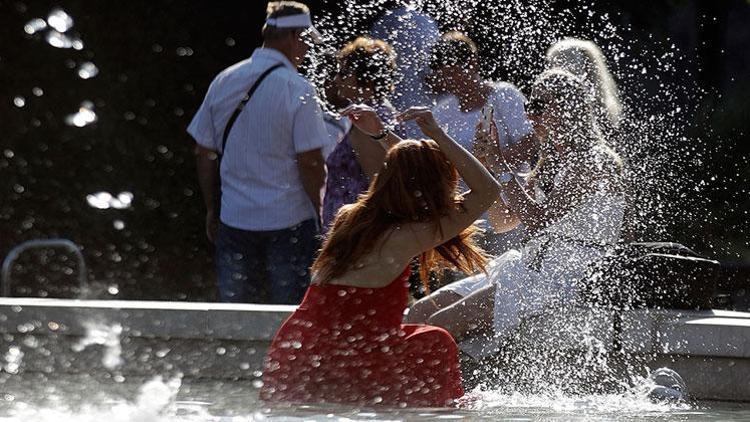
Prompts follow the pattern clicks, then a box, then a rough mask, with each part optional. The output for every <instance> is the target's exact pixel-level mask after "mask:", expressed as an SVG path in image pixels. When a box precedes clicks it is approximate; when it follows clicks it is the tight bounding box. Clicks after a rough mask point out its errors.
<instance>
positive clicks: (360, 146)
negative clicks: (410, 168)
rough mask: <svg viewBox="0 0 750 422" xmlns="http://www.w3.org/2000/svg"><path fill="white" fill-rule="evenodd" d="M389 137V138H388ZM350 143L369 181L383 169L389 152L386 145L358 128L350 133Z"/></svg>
mask: <svg viewBox="0 0 750 422" xmlns="http://www.w3.org/2000/svg"><path fill="white" fill-rule="evenodd" d="M386 137H387V136H386ZM349 143H350V144H351V145H352V148H353V149H354V152H355V153H356V154H357V162H358V163H359V165H360V166H361V167H362V171H363V172H364V173H365V175H366V176H367V178H368V179H369V180H372V178H373V177H374V176H375V174H376V173H377V172H379V171H380V168H381V167H383V162H384V161H385V154H386V152H387V150H386V149H385V148H384V145H382V144H381V143H379V142H377V141H375V140H373V139H372V137H371V136H370V135H368V134H366V133H364V132H362V131H361V130H359V129H357V128H356V127H354V128H352V130H351V131H350V132H349Z"/></svg>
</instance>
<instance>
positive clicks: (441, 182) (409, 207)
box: [312, 140, 487, 290]
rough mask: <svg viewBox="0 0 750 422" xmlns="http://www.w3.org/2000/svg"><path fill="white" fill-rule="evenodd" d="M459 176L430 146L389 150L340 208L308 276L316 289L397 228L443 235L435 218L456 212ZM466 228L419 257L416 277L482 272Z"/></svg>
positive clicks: (481, 258) (411, 143)
mask: <svg viewBox="0 0 750 422" xmlns="http://www.w3.org/2000/svg"><path fill="white" fill-rule="evenodd" d="M457 187H458V172H457V171H456V168H455V166H453V164H452V163H451V162H450V161H449V160H448V158H447V157H446V156H445V154H444V153H443V152H442V151H441V150H440V148H439V147H438V145H437V143H435V141H432V140H422V141H415V140H407V141H402V142H399V143H398V144H397V145H395V146H394V147H392V148H391V149H390V151H388V154H387V155H386V158H385V164H384V165H383V168H382V169H381V170H380V172H379V173H378V174H377V175H376V176H375V178H374V179H373V180H372V182H371V183H370V188H369V189H368V190H367V192H365V193H364V194H362V195H361V196H360V197H359V199H358V200H357V202H355V203H353V204H350V205H345V206H343V207H342V208H341V209H340V210H339V212H338V214H337V215H336V218H335V220H334V222H333V225H332V227H331V229H330V231H329V232H328V236H327V237H326V239H325V241H324V242H323V246H322V248H321V250H320V254H319V255H318V258H317V259H316V260H315V262H314V263H313V265H312V271H313V272H314V273H316V274H317V275H318V278H319V280H320V282H321V283H326V282H328V281H330V280H332V279H334V278H336V277H339V276H341V275H342V274H344V273H346V272H347V271H348V270H349V269H350V268H351V267H352V266H353V265H354V264H356V263H357V262H359V260H360V259H361V258H362V256H364V255H366V254H367V253H369V252H371V251H372V249H373V247H374V245H375V244H376V243H377V242H376V241H377V239H378V238H379V237H380V236H382V235H383V234H384V233H388V232H389V229H391V228H392V227H394V226H397V225H399V224H404V223H415V222H428V223H434V224H435V230H436V231H438V232H440V233H441V234H442V227H440V218H441V217H443V216H445V215H447V214H448V211H449V210H450V209H451V208H453V209H455V208H461V207H462V203H461V199H460V197H458V196H457ZM478 232H479V229H478V228H477V227H476V226H474V225H471V226H469V227H468V228H466V229H464V230H463V231H462V232H461V233H459V234H458V235H457V236H455V237H453V238H451V239H449V240H447V241H446V242H445V243H443V244H441V245H439V246H437V247H435V248H434V249H431V250H429V251H426V252H424V253H422V255H421V256H420V276H421V279H422V283H423V284H424V285H425V288H427V289H428V290H429V288H428V287H427V277H428V274H429V272H430V270H432V269H434V268H436V267H437V266H440V265H444V266H448V265H451V266H453V267H455V268H457V269H459V270H461V271H464V272H466V273H468V274H471V273H473V272H476V271H477V270H484V267H485V265H486V263H487V255H486V254H485V253H484V251H483V250H482V249H481V248H479V247H478V246H477V245H476V244H475V243H474V236H475V235H476V234H477V233H478Z"/></svg>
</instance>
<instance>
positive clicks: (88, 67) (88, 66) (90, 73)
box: [78, 62, 99, 79]
mask: <svg viewBox="0 0 750 422" xmlns="http://www.w3.org/2000/svg"><path fill="white" fill-rule="evenodd" d="M98 74H99V68H98V67H96V65H95V64H94V63H92V62H84V63H81V65H80V66H78V77H79V78H81V79H91V78H93V77H94V76H96V75H98Z"/></svg>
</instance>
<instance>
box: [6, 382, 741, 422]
mask: <svg viewBox="0 0 750 422" xmlns="http://www.w3.org/2000/svg"><path fill="white" fill-rule="evenodd" d="M0 381H2V383H1V384H0V385H2V387H3V389H5V390H6V391H14V393H13V394H12V395H11V394H6V397H5V398H4V400H0V421H31V420H33V421H38V422H52V421H54V422H68V421H76V422H81V421H83V422H89V421H91V422H93V421H97V422H99V421H102V420H106V421H112V422H125V421H138V422H144V421H145V422H168V421H170V422H171V421H195V422H197V421H200V422H203V421H206V422H208V421H212V422H213V421H216V422H219V421H227V422H228V421H232V422H244V421H260V420H270V421H290V420H296V421H332V420H345V421H383V420H388V421H404V420H408V421H435V420H464V421H474V420H515V421H534V420H556V421H612V420H654V421H657V420H658V421H672V420H674V421H705V420H717V421H718V420H721V421H740V420H747V418H748V417H749V416H750V412H748V411H747V410H741V409H739V408H737V406H734V409H733V408H732V405H730V404H717V403H711V404H705V405H700V406H694V407H693V408H687V407H685V406H674V405H665V404H653V403H651V402H648V401H646V400H645V399H634V398H626V397H623V396H614V395H613V396H607V395H601V396H591V397H583V398H580V399H579V400H574V399H573V398H568V399H564V398H550V397H546V396H543V395H535V396H522V395H518V396H512V397H511V396H503V397H495V400H497V401H496V402H486V403H483V405H484V406H485V407H484V408H482V409H479V408H477V407H476V406H475V405H473V406H470V407H468V408H464V409H458V410H456V409H387V408H357V407H350V406H337V405H305V406H276V407H273V408H270V407H266V406H264V404H263V403H261V402H259V401H258V399H257V393H256V390H255V388H254V387H253V386H252V385H251V384H250V383H248V382H242V381H237V382H221V381H212V380H195V379H187V378H181V377H179V376H177V377H172V378H163V377H159V376H157V377H153V378H151V379H144V378H140V377H133V378H122V377H120V378H117V379H111V378H110V379H101V378H96V377H92V376H88V375H85V376H81V375H59V376H58V375H56V376H55V377H54V378H50V379H47V377H45V376H42V375H32V376H28V377H27V376H24V377H18V376H13V377H8V378H5V379H2V380H0ZM0 397H1V396H0ZM625 402H627V403H625Z"/></svg>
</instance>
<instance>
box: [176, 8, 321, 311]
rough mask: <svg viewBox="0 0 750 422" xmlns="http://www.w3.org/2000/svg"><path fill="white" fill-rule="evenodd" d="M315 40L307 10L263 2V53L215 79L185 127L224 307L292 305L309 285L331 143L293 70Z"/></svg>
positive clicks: (311, 95) (307, 87)
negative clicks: (265, 6)
mask: <svg viewBox="0 0 750 422" xmlns="http://www.w3.org/2000/svg"><path fill="white" fill-rule="evenodd" d="M318 38H319V34H318V33H317V31H316V30H315V28H314V27H313V26H312V22H311V19H310V11H309V9H308V8H307V6H305V5H304V4H301V3H297V2H290V1H282V2H270V3H269V4H268V9H267V19H266V24H265V25H264V27H263V40H264V42H263V46H262V47H261V48H257V49H256V50H255V51H254V52H253V54H252V56H251V57H250V58H249V59H247V60H244V61H242V62H239V63H237V64H235V65H233V66H230V67H229V68H227V69H225V70H224V71H222V72H221V73H220V74H219V75H218V76H217V77H216V78H215V79H214V81H213V82H212V83H211V86H210V87H209V89H208V93H207V94H206V97H205V99H204V101H203V104H202V105H201V107H200V109H199V110H198V112H197V113H196V115H195V117H194V118H193V121H192V122H191V123H190V126H189V127H188V133H190V135H191V136H192V137H193V138H194V139H195V141H196V155H197V167H198V177H199V182H200V186H201V191H202V193H203V198H204V202H205V205H206V209H207V211H206V235H207V236H208V238H209V240H210V241H212V242H215V244H216V270H217V278H218V287H219V297H220V300H221V301H223V302H262V303H264V302H270V303H287V304H296V303H299V302H300V301H301V300H302V297H303V295H304V293H305V291H306V289H307V286H308V285H309V283H310V274H309V267H310V265H311V263H312V259H313V255H314V253H315V251H316V249H317V246H318V244H317V234H318V231H319V210H320V190H321V188H322V187H323V183H324V180H325V167H324V159H323V155H322V153H321V149H322V148H324V147H325V146H326V145H327V144H328V143H329V142H330V141H329V140H328V134H327V132H326V128H325V125H324V123H323V113H322V110H321V108H320V105H319V103H318V101H317V98H316V93H315V89H314V88H313V86H312V85H311V84H310V82H308V81H307V80H306V79H304V78H303V77H302V76H301V75H300V74H299V73H298V72H297V66H298V65H299V64H300V63H301V62H302V60H303V59H304V57H305V55H306V54H307V51H308V49H309V43H310V42H311V41H312V40H313V39H318ZM264 74H265V78H261V76H262V75H264ZM256 83H257V84H256ZM253 85H256V86H255V88H256V89H255V90H254V91H253V90H252V89H251V87H252V86H253ZM250 92H252V95H251V96H250V98H249V100H247V96H248V94H250ZM245 100H247V101H245ZM241 103H246V106H244V108H242V106H241Z"/></svg>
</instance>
